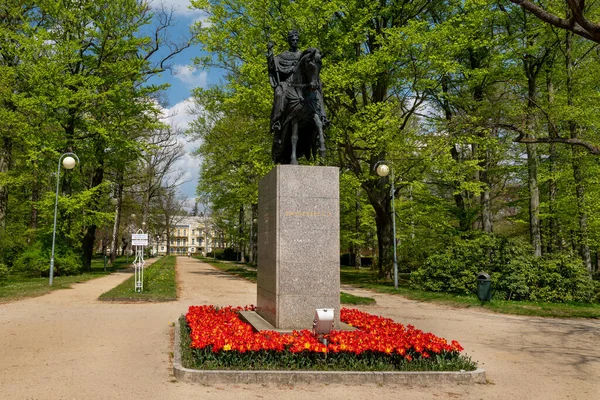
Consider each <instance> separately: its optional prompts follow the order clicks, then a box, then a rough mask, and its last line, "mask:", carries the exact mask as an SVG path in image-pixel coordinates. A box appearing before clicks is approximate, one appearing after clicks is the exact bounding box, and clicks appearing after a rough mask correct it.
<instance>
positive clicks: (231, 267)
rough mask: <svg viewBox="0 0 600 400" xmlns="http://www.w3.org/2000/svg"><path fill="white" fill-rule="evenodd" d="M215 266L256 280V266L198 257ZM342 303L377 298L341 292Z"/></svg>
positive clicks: (371, 300) (355, 302) (362, 302)
mask: <svg viewBox="0 0 600 400" xmlns="http://www.w3.org/2000/svg"><path fill="white" fill-rule="evenodd" d="M196 258H198V259H200V260H202V261H204V262H206V263H208V264H210V265H212V266H213V267H215V268H217V269H220V270H221V271H223V272H227V273H228V274H233V275H236V276H239V277H240V278H244V279H247V280H249V281H251V282H256V267H253V266H249V265H242V264H236V263H232V262H228V261H219V260H214V259H212V258H205V257H196ZM340 303H342V304H353V305H358V304H363V305H364V304H375V299H373V298H371V297H360V296H355V295H352V294H349V293H345V292H341V293H340Z"/></svg>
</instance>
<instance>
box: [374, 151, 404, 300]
mask: <svg viewBox="0 0 600 400" xmlns="http://www.w3.org/2000/svg"><path fill="white" fill-rule="evenodd" d="M386 163H387V161H385V160H381V161H377V163H375V166H374V169H375V172H376V173H377V175H379V176H381V177H382V178H383V177H386V176H388V174H389V173H390V172H391V173H392V176H391V179H390V181H391V184H392V187H391V190H390V196H391V197H392V204H391V206H392V243H393V245H394V289H398V258H397V256H396V207H395V205H394V197H395V193H394V192H395V190H394V170H393V169H391V168H390V167H389V166H388V165H387V164H386Z"/></svg>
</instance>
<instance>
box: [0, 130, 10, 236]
mask: <svg viewBox="0 0 600 400" xmlns="http://www.w3.org/2000/svg"><path fill="white" fill-rule="evenodd" d="M1 145H2V147H0V174H6V173H8V171H9V170H10V163H11V155H12V140H11V139H9V138H7V137H5V138H2V143H1ZM7 213H8V187H7V186H0V229H2V228H6V214H7Z"/></svg>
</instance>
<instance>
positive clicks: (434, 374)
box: [173, 321, 486, 386]
mask: <svg viewBox="0 0 600 400" xmlns="http://www.w3.org/2000/svg"><path fill="white" fill-rule="evenodd" d="M174 325H175V343H174V347H175V348H174V351H173V374H174V375H175V378H177V379H178V380H180V381H183V382H190V383H201V384H205V385H211V384H222V383H229V384H243V383H245V384H254V383H258V384H275V385H294V384H299V383H339V384H354V385H356V384H364V383H375V384H380V385H385V384H390V385H391V384H393V385H399V384H400V385H421V386H433V385H439V384H447V383H456V384H469V385H470V384H475V383H486V376H485V370H484V369H482V368H478V369H476V370H475V371H464V372H449V371H425V372H394V371H375V372H358V371H357V372H352V371H229V370H197V369H190V368H185V367H183V366H182V365H181V345H180V332H179V329H180V327H179V321H176V322H175V324H174Z"/></svg>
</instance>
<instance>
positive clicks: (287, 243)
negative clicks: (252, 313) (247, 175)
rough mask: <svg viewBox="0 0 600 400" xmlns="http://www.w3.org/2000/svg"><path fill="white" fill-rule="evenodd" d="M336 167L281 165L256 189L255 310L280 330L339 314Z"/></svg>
mask: <svg viewBox="0 0 600 400" xmlns="http://www.w3.org/2000/svg"><path fill="white" fill-rule="evenodd" d="M339 210H340V207H339V172H338V168H337V167H315V166H298V165H278V166H276V167H275V168H274V169H273V170H271V172H269V173H268V174H267V175H266V176H265V177H264V178H263V179H262V180H261V181H260V183H259V189H258V277H257V279H258V282H257V284H258V293H257V304H256V306H257V312H258V314H260V315H261V316H262V317H263V318H264V319H265V320H266V321H267V322H269V323H270V324H271V325H273V326H274V327H275V328H277V329H312V323H313V317H314V313H315V309H317V308H333V309H334V310H335V325H336V326H339V313H340V222H339V221H340V215H339V212H340V211H339Z"/></svg>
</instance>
